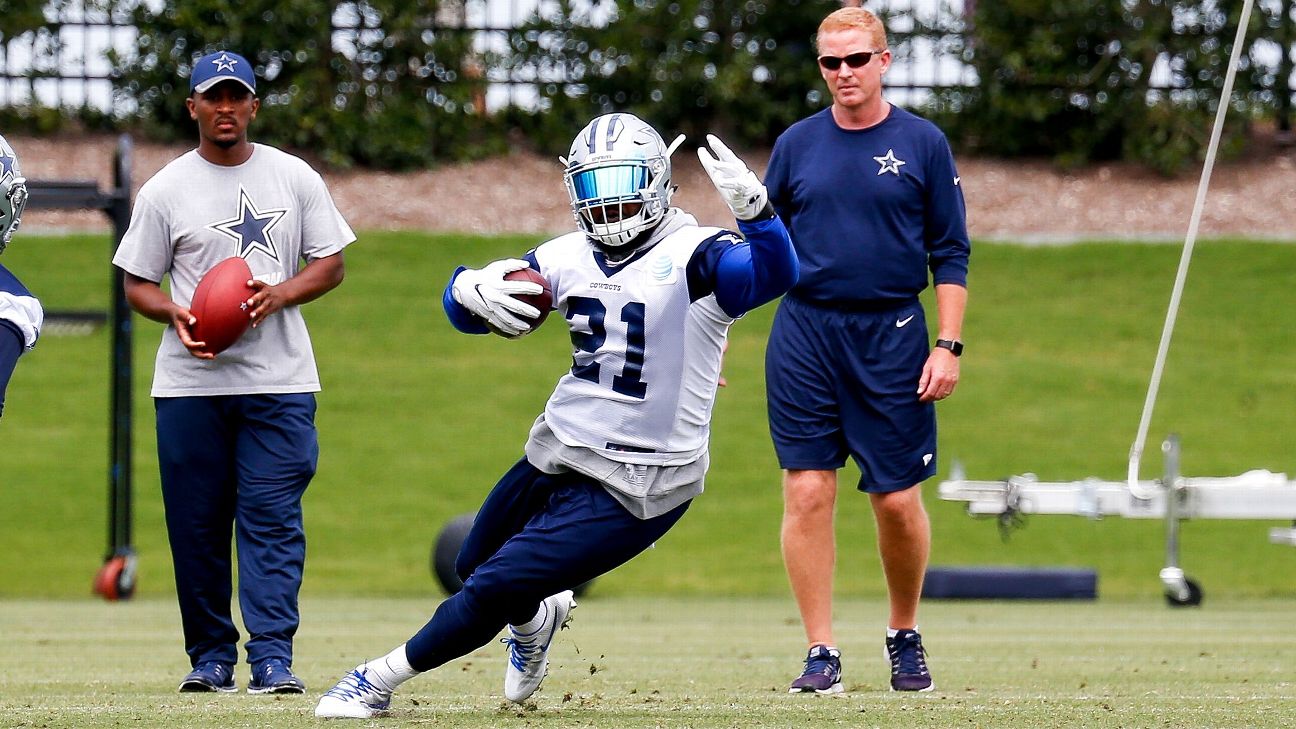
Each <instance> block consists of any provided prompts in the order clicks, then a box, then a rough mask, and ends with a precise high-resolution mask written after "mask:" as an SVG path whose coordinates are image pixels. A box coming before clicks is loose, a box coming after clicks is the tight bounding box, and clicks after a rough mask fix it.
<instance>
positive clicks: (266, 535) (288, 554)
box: [154, 393, 319, 666]
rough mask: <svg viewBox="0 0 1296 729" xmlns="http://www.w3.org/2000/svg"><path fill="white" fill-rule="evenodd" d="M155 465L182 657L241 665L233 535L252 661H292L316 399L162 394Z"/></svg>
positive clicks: (314, 450)
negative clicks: (234, 612) (234, 611)
mask: <svg viewBox="0 0 1296 729" xmlns="http://www.w3.org/2000/svg"><path fill="white" fill-rule="evenodd" d="M154 403H155V405H156V408H157V436H158V437H157V440H158V462H159V465H160V469H161V475H162V501H163V504H164V505H165V507H166V525H167V536H168V537H169V539H170V541H171V559H172V561H173V563H174V565H175V581H176V593H177V594H178V596H179V598H180V618H181V622H182V623H183V626H184V637H185V652H187V653H188V654H189V660H190V661H191V663H192V664H193V665H195V666H196V665H197V664H199V663H202V662H204V661H221V662H223V663H237V662H238V650H237V648H236V644H237V643H238V639H239V633H238V629H237V628H235V627H234V621H233V620H232V618H231V616H230V597H231V593H232V585H233V578H232V575H231V559H230V538H231V533H232V534H233V537H234V539H235V540H236V542H237V545H238V573H239V607H240V608H241V610H242V612H243V624H244V626H245V627H246V628H247V630H248V633H249V638H248V641H247V659H248V662H249V663H251V664H254V665H255V664H257V663H260V662H261V661H264V660H266V659H267V658H281V659H283V660H285V661H288V662H291V661H292V639H293V635H294V634H296V632H297V624H298V612H297V592H298V590H299V589H300V587H301V581H302V568H303V566H304V564H305V561H306V535H305V531H304V530H303V528H302V506H301V501H302V494H303V493H304V492H305V491H306V486H307V484H309V483H310V480H311V477H312V476H314V475H315V464H316V461H317V459H318V456H319V444H318V441H317V439H316V433H315V396H314V395H312V394H310V393H302V394H290V395H222V396H213V397H169V398H156V399H155V400H154Z"/></svg>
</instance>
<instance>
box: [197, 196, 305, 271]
mask: <svg viewBox="0 0 1296 729" xmlns="http://www.w3.org/2000/svg"><path fill="white" fill-rule="evenodd" d="M287 213H288V208H274V209H267V210H258V209H257V206H256V204H255V203H253V202H252V198H251V197H250V196H249V195H248V193H247V190H244V189H243V186H242V185H239V209H238V213H237V214H236V215H235V216H234V217H232V218H230V219H229V220H222V221H220V222H219V223H212V224H211V225H208V226H207V227H208V228H210V229H211V230H214V231H216V232H217V233H221V234H222V235H227V236H229V237H230V238H233V239H234V242H235V244H236V245H237V249H236V251H235V255H237V256H239V257H240V258H247V257H248V256H250V255H252V253H253V251H261V252H262V253H264V254H266V255H267V256H270V257H271V258H273V259H275V260H276V261H277V260H279V251H278V249H276V248H275V241H274V232H273V231H274V227H275V225H277V224H278V223H279V221H280V220H282V219H283V216H284V215H286V214H287Z"/></svg>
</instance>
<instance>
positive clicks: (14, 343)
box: [0, 321, 23, 415]
mask: <svg viewBox="0 0 1296 729" xmlns="http://www.w3.org/2000/svg"><path fill="white" fill-rule="evenodd" d="M22 353H23V337H22V333H21V332H19V331H18V329H17V328H16V327H13V326H11V325H9V324H8V323H7V322H3V321H0V415H3V414H4V400H5V390H6V389H8V387H9V378H10V377H11V376H12V375H13V371H14V367H16V366H17V365H18V358H19V357H21V356H22Z"/></svg>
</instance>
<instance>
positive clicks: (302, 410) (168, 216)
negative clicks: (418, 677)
mask: <svg viewBox="0 0 1296 729" xmlns="http://www.w3.org/2000/svg"><path fill="white" fill-rule="evenodd" d="M187 105H188V108H189V114H190V116H191V117H192V118H193V119H194V120H195V121H196V122H197V125H198V133H199V139H198V148H197V149H195V150H193V151H191V152H188V153H186V154H184V155H183V156H181V157H179V158H178V159H176V160H174V161H172V162H171V163H170V164H168V165H167V166H166V167H164V168H163V169H162V170H161V171H159V172H158V173H157V175H155V176H154V177H153V178H152V179H150V180H149V181H148V182H147V183H145V184H144V187H143V188H142V189H141V190H140V193H139V197H138V199H137V200H136V203H135V209H134V212H133V214H132V217H131V224H130V229H129V230H128V231H127V232H126V235H125V237H124V238H123V239H122V242H121V246H120V247H119V248H118V249H117V253H116V255H115V256H114V257H113V264H114V265H116V266H117V267H119V268H121V269H122V270H123V271H125V277H126V297H127V299H128V300H129V301H130V304H131V306H132V307H133V308H134V309H135V310H136V311H138V312H139V313H141V314H143V315H144V316H146V317H148V318H150V319H153V320H155V321H159V322H162V323H164V324H166V325H167V329H166V331H165V332H164V333H163V335H162V344H161V346H160V347H158V353H157V361H156V366H155V369H154V375H153V391H152V392H153V397H154V403H155V405H156V411H157V442H158V461H159V471H160V474H161V480H162V497H163V503H164V506H165V508H166V524H167V532H168V535H169V537H170V541H171V556H172V561H173V563H174V566H175V579H176V591H177V593H178V596H179V601H180V615H181V619H182V622H183V625H184V636H185V651H186V652H187V653H188V654H189V660H190V665H191V667H192V668H193V670H192V671H191V672H190V673H189V674H188V675H187V676H185V678H184V679H183V681H182V682H181V683H180V690H181V691H236V690H237V687H236V686H235V683H234V665H235V664H236V663H237V661H238V649H237V643H238V640H239V633H238V629H237V628H236V627H235V626H234V622H233V620H232V618H231V611H230V596H231V592H232V577H231V557H230V539H231V533H233V535H234V537H235V538H236V539H237V543H238V573H239V606H240V608H241V610H242V613H243V623H244V625H245V626H246V628H247V630H248V633H249V638H248V641H247V645H246V650H247V660H248V663H250V664H251V666H252V678H251V681H250V682H249V683H248V692H249V693H303V692H305V690H306V686H305V684H303V683H302V682H301V680H299V679H298V678H297V677H296V676H294V675H293V673H292V657H293V654H292V639H293V635H294V634H295V633H296V632H297V625H298V622H299V615H298V609H297V593H298V591H299V589H300V587H301V580H302V568H303V565H304V563H305V558H306V541H305V533H304V530H303V527H302V508H301V499H302V494H303V493H304V492H305V490H306V486H307V485H308V484H309V483H310V480H311V477H312V476H313V475H314V474H315V466H316V461H317V458H318V454H319V446H318V440H317V437H316V431H315V396H314V393H315V392H317V391H318V390H319V389H320V384H319V375H318V373H317V372H316V368H315V356H314V353H313V351H312V349H311V341H310V335H309V334H308V333H307V331H306V322H305V320H304V319H303V318H302V313H301V309H300V308H299V307H300V305H301V304H305V303H306V302H308V301H312V300H314V299H317V298H319V297H320V296H323V295H324V294H325V293H327V292H329V291H330V290H332V289H333V288H334V287H336V286H337V285H338V284H340V283H341V282H342V277H343V262H342V249H343V248H345V247H346V246H347V245H349V244H350V243H351V242H352V241H354V240H355V234H354V233H352V232H351V228H350V227H349V226H348V225H347V223H346V221H345V220H343V219H342V216H341V214H340V213H339V212H338V210H337V208H336V207H335V206H334V204H333V201H332V199H331V198H330V197H329V193H328V190H327V189H326V188H325V186H324V181H323V180H322V179H321V178H320V176H319V174H318V173H316V172H315V171H314V170H312V169H311V168H310V166H309V165H307V164H306V163H305V162H303V161H302V160H301V159H298V158H297V157H294V156H292V155H290V154H287V153H285V152H282V151H280V150H278V149H275V148H274V147H268V146H266V145H263V144H253V143H252V142H250V141H249V140H248V126H249V124H250V122H251V121H252V119H254V118H256V114H257V111H258V109H259V107H260V100H259V99H258V98H257V97H256V77H255V76H254V75H253V73H252V66H251V64H250V63H248V61H247V59H245V58H243V57H241V56H239V55H237V54H234V53H229V52H226V51H218V52H216V53H212V54H210V55H207V56H204V57H203V58H201V59H199V60H198V61H197V62H196V63H195V64H194V70H193V74H192V76H191V79H190V95H189V98H188V100H187ZM232 256H238V257H241V258H243V259H244V260H245V261H246V262H247V264H248V267H249V269H250V270H251V271H252V280H251V281H250V282H249V284H248V312H249V317H250V318H251V320H252V328H250V329H248V330H247V332H246V333H244V334H243V336H242V337H241V338H240V339H239V340H238V341H236V342H235V343H234V344H233V345H232V346H230V347H229V348H228V349H226V350H224V351H223V352H220V353H219V354H211V353H209V352H207V351H206V350H205V349H204V347H203V343H202V342H198V341H195V339H194V337H193V326H194V324H195V323H196V322H197V320H196V319H195V318H194V316H193V314H191V312H190V311H189V307H190V305H191V301H192V299H193V295H194V290H195V289H196V288H197V286H198V282H199V280H201V279H202V277H203V275H204V274H205V273H206V272H207V271H209V270H210V269H211V268H212V267H214V266H215V265H216V264H218V263H220V262H221V261H223V260H225V259H227V258H230V257H232ZM303 263H304V264H305V265H302V264H303ZM167 276H170V279H171V280H170V293H169V295H168V293H167V292H165V291H163V290H162V288H161V282H162V279H163V278H164V277H167Z"/></svg>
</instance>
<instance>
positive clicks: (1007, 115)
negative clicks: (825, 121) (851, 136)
mask: <svg viewBox="0 0 1296 729" xmlns="http://www.w3.org/2000/svg"><path fill="white" fill-rule="evenodd" d="M1239 14H1240V5H1239V4H1236V3H1233V4H1229V5H1228V6H1227V7H1222V6H1221V5H1220V4H1218V3H1215V2H1210V1H1206V2H1203V1H1201V0H1186V1H1182V2H1175V1H1174V0H1083V1H1077V0H1047V1H1046V2H1040V1H1039V0H996V1H995V2H982V3H978V4H977V8H976V14H975V16H974V19H973V24H972V29H971V32H970V34H969V38H970V44H969V46H968V48H967V51H966V57H967V58H968V59H969V60H970V61H971V63H972V65H973V67H974V68H975V69H976V72H977V75H978V77H979V84H978V85H977V86H976V87H975V88H973V89H968V90H947V91H944V92H941V93H940V94H938V100H939V102H940V108H942V109H943V110H944V111H945V112H946V113H945V114H944V115H943V120H944V121H945V122H946V123H947V126H948V127H949V128H950V129H951V131H952V132H953V136H954V137H955V138H956V139H959V140H960V141H962V142H963V144H964V146H965V147H969V148H972V149H975V150H979V151H983V152H989V153H993V154H998V155H1004V156H1021V155H1047V156H1052V157H1053V158H1054V159H1056V160H1057V161H1059V162H1060V163H1063V164H1078V163H1082V162H1087V161H1090V160H1103V159H1127V160H1134V161H1138V162H1141V163H1144V164H1146V165H1148V166H1150V167H1152V168H1154V169H1157V170H1161V171H1163V172H1174V171H1176V170H1178V169H1180V168H1182V167H1183V166H1185V165H1186V164H1187V163H1189V162H1190V161H1193V160H1196V159H1198V158H1199V156H1200V154H1201V153H1202V150H1203V149H1204V147H1205V145H1206V143H1207V141H1208V139H1209V133H1210V127H1211V123H1212V121H1213V117H1214V114H1215V110H1216V108H1217V105H1218V99H1219V94H1220V90H1221V88H1222V86H1223V83H1224V75H1225V70H1226V68H1227V65H1228V54H1229V52H1230V50H1231V47H1232V44H1233V38H1234V33H1235V32H1236V29H1237V22H1238V19H1239ZM1275 27H1277V25H1276V24H1274V23H1270V22H1268V21H1267V20H1266V18H1265V16H1264V14H1263V11H1262V12H1261V13H1257V14H1256V15H1253V20H1252V27H1251V28H1250V29H1249V30H1250V31H1251V33H1250V34H1249V38H1248V50H1249V51H1251V52H1254V51H1255V49H1256V48H1258V47H1260V46H1263V45H1264V44H1266V43H1272V40H1270V39H1269V38H1267V37H1266V34H1268V35H1270V36H1271V35H1272V31H1273V29H1274V28H1275ZM1274 83H1275V77H1274V75H1273V71H1272V70H1266V69H1265V68H1264V67H1263V66H1260V65H1257V64H1255V63H1253V62H1252V55H1251V53H1247V54H1244V55H1243V58H1242V65H1241V66H1240V70H1239V74H1238V78H1237V81H1236V87H1235V88H1236V91H1235V97H1234V98H1235V99H1237V101H1236V102H1235V105H1236V106H1237V110H1238V111H1240V112H1242V113H1241V114H1240V115H1237V114H1235V115H1234V118H1235V119H1236V118H1239V117H1240V118H1241V119H1242V120H1243V123H1242V124H1238V123H1235V124H1233V125H1232V126H1231V127H1230V136H1229V141H1230V143H1231V144H1232V145H1233V146H1235V147H1236V146H1237V145H1238V144H1239V143H1240V142H1241V136H1240V132H1241V130H1242V127H1243V126H1244V122H1245V120H1246V119H1247V118H1248V117H1249V116H1251V115H1252V114H1254V113H1255V112H1257V111H1259V110H1260V109H1262V108H1264V107H1265V106H1266V104H1268V105H1269V107H1270V108H1272V104H1273V102H1274V100H1275V96H1274V94H1273V86H1274ZM1266 89H1268V91H1267V92H1266ZM951 112H955V113H951Z"/></svg>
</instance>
